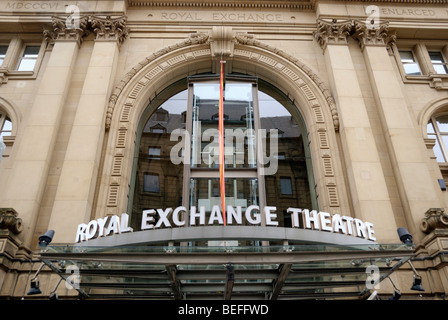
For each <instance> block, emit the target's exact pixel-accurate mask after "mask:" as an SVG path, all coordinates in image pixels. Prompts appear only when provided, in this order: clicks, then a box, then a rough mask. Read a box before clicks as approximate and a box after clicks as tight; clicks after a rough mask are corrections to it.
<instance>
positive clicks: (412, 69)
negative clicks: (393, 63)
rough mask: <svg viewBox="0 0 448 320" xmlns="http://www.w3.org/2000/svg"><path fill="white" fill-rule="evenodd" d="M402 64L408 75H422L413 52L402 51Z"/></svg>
mask: <svg viewBox="0 0 448 320" xmlns="http://www.w3.org/2000/svg"><path fill="white" fill-rule="evenodd" d="M400 58H401V63H402V64H403V68H404V71H405V73H406V74H407V75H414V76H415V75H421V74H422V73H421V71H420V67H419V65H418V63H417V62H416V61H415V58H414V55H413V54H412V51H400Z"/></svg>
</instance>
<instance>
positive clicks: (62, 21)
mask: <svg viewBox="0 0 448 320" xmlns="http://www.w3.org/2000/svg"><path fill="white" fill-rule="evenodd" d="M67 19H68V18H67V17H56V16H53V17H52V18H51V27H48V26H47V27H44V31H43V34H44V38H45V40H47V41H48V42H52V41H55V40H58V41H76V42H78V44H81V41H82V38H83V37H85V36H87V35H88V34H89V30H88V18H87V16H83V17H79V28H72V24H70V23H67Z"/></svg>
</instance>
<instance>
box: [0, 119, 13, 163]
mask: <svg viewBox="0 0 448 320" xmlns="http://www.w3.org/2000/svg"><path fill="white" fill-rule="evenodd" d="M11 134H12V121H11V119H10V118H9V117H8V116H7V115H6V113H3V112H1V111H0V160H1V158H2V157H3V155H4V154H5V151H6V144H5V142H4V137H6V136H11Z"/></svg>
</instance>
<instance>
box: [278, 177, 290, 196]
mask: <svg viewBox="0 0 448 320" xmlns="http://www.w3.org/2000/svg"><path fill="white" fill-rule="evenodd" d="M280 192H281V194H284V195H292V184H291V178H280Z"/></svg>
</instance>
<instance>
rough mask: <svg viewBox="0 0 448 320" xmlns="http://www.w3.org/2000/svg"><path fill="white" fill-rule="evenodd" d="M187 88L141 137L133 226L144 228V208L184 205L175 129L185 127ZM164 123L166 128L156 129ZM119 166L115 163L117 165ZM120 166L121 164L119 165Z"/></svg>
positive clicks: (151, 120)
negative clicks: (174, 153)
mask: <svg viewBox="0 0 448 320" xmlns="http://www.w3.org/2000/svg"><path fill="white" fill-rule="evenodd" d="M187 99H188V92H187V90H185V91H182V92H180V93H178V94H176V95H174V96H172V97H171V98H169V99H168V100H166V101H165V102H164V103H163V104H161V105H160V107H159V108H158V109H157V110H156V111H155V112H154V113H153V114H152V115H151V117H150V118H149V119H148V121H147V122H146V124H145V126H144V129H143V132H142V134H141V137H140V147H139V154H138V162H137V169H136V177H135V184H134V197H133V204H132V215H131V225H130V226H131V227H132V228H133V229H134V230H140V227H141V217H142V211H143V210H148V209H159V208H176V207H178V206H181V205H182V186H183V167H184V166H183V163H182V162H180V163H179V164H174V163H173V162H172V161H171V159H170V153H171V149H172V148H173V147H174V146H175V145H177V144H178V140H176V141H171V140H170V136H171V132H173V130H175V129H179V128H184V126H185V123H183V121H182V113H183V112H185V111H186V110H187ZM158 126H163V128H164V130H155V131H154V130H152V128H154V127H158ZM114 168H115V166H114ZM118 168H119V166H118Z"/></svg>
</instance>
